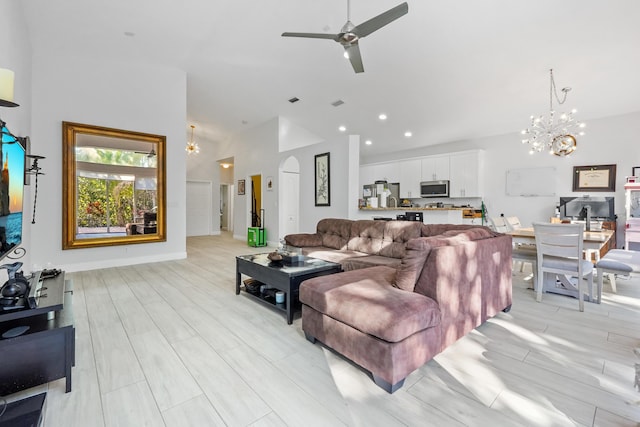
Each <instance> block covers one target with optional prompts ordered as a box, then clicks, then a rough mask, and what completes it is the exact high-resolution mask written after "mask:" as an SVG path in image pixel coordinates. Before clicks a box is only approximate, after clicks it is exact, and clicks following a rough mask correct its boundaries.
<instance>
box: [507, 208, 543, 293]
mask: <svg viewBox="0 0 640 427" xmlns="http://www.w3.org/2000/svg"><path fill="white" fill-rule="evenodd" d="M504 220H505V223H506V226H507V230H508V231H513V230H517V229H518V228H522V224H521V223H520V219H519V218H518V217H517V216H507V217H504ZM513 260H514V261H515V262H517V263H519V264H520V272H521V273H522V272H523V271H524V264H525V263H529V264H531V272H532V273H533V275H534V280H535V275H536V271H535V270H536V246H535V245H529V244H524V243H517V244H514V245H513Z"/></svg>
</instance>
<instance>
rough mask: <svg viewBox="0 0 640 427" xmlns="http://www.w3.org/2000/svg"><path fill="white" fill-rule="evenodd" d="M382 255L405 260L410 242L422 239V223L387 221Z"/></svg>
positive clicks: (381, 250)
mask: <svg viewBox="0 0 640 427" xmlns="http://www.w3.org/2000/svg"><path fill="white" fill-rule="evenodd" d="M384 223H385V225H384V238H383V241H382V248H381V249H380V255H382V256H386V257H390V258H403V257H404V256H405V253H406V248H405V246H406V244H407V242H408V241H409V240H411V239H415V238H416V237H420V231H421V225H422V224H421V223H420V222H417V221H385V222H384Z"/></svg>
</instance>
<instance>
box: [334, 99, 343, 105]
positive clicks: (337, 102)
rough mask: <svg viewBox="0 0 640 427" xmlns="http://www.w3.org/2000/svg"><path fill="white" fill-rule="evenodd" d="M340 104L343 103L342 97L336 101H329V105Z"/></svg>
mask: <svg viewBox="0 0 640 427" xmlns="http://www.w3.org/2000/svg"><path fill="white" fill-rule="evenodd" d="M342 104H344V101H343V100H342V99H338V100H337V101H334V102H332V103H331V105H333V106H334V107H339V106H341V105H342Z"/></svg>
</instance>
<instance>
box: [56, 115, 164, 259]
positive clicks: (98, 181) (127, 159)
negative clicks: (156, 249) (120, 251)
mask: <svg viewBox="0 0 640 427" xmlns="http://www.w3.org/2000/svg"><path fill="white" fill-rule="evenodd" d="M62 145H63V156H62V163H63V164H62V166H63V169H62V170H63V174H62V191H63V206H62V249H77V248H91V247H98V246H112V245H129V244H133V243H150V242H164V241H166V240H167V237H166V217H165V212H166V211H165V209H166V206H165V197H166V186H165V182H166V171H165V167H166V155H165V153H166V150H165V148H166V137H165V136H161V135H152V134H147V133H142V132H133V131H128V130H120V129H111V128H106V127H100V126H92V125H85V124H79V123H71V122H62Z"/></svg>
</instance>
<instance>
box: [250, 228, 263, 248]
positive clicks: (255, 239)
mask: <svg viewBox="0 0 640 427" xmlns="http://www.w3.org/2000/svg"><path fill="white" fill-rule="evenodd" d="M247 244H248V245H249V246H253V247H255V248H257V247H259V246H267V239H266V233H265V229H264V228H260V227H249V228H248V229H247Z"/></svg>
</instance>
